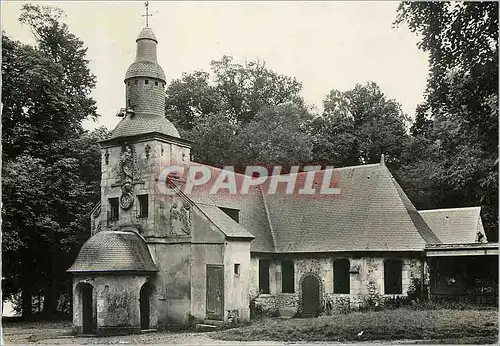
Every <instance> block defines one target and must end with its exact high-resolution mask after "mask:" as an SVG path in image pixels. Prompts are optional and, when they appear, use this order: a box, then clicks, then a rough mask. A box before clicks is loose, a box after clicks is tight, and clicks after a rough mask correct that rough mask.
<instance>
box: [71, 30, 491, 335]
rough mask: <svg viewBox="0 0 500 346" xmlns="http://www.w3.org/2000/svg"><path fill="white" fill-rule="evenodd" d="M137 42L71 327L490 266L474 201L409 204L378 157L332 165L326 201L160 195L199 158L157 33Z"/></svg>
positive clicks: (371, 289)
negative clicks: (423, 206) (177, 109)
mask: <svg viewBox="0 0 500 346" xmlns="http://www.w3.org/2000/svg"><path fill="white" fill-rule="evenodd" d="M136 44H137V53H136V59H135V61H134V62H133V63H132V64H131V65H130V67H129V68H128V70H127V72H126V74H125V79H124V83H125V89H126V100H125V102H126V107H125V108H124V109H123V111H122V113H121V116H122V120H121V121H120V122H119V124H118V125H117V126H116V128H115V129H114V130H113V131H112V134H111V137H110V138H109V139H108V140H105V141H103V142H101V152H102V156H101V158H102V178H101V201H100V203H99V204H98V205H96V207H95V208H94V209H93V210H92V213H91V224H92V229H91V237H90V238H89V239H88V240H87V242H86V243H85V244H84V245H83V246H82V248H81V250H80V252H79V254H78V257H77V259H76V260H75V262H74V264H73V265H72V266H71V268H69V270H68V271H69V272H70V273H72V274H73V278H74V279H73V326H74V329H75V331H76V332H78V333H97V334H109V333H123V332H139V331H141V330H150V329H157V330H159V329H166V328H170V327H172V326H181V325H187V324H188V323H190V322H191V321H192V320H196V321H203V322H204V323H210V322H212V323H214V324H217V323H224V322H231V321H248V320H249V319H250V306H251V305H252V306H256V305H258V306H260V308H261V310H262V311H264V312H265V313H267V314H269V315H276V316H277V315H282V316H296V315H300V316H315V315H317V314H319V313H321V312H325V311H327V312H328V311H330V312H331V311H340V310H345V309H355V308H358V307H360V306H362V305H363V304H366V303H367V301H368V300H369V299H372V298H373V296H374V294H375V295H376V296H378V297H381V299H383V298H393V297H406V296H408V295H409V294H413V293H414V292H415V290H419V289H421V290H424V288H425V289H427V290H428V295H429V296H434V297H439V296H440V295H447V296H450V295H452V296H453V295H456V296H465V293H464V292H465V291H466V288H467V287H469V286H470V282H469V281H467V280H470V277H471V275H475V276H476V277H478V278H483V277H488V276H489V275H494V276H496V275H497V274H496V273H497V271H498V269H497V267H496V261H497V259H498V257H497V256H498V244H492V243H487V242H486V236H485V234H484V230H483V226H482V222H481V217H480V208H479V207H470V208H457V209H440V210H429V211H418V210H416V209H415V207H414V206H413V204H412V202H411V201H410V200H409V199H408V197H407V196H406V194H405V192H404V191H403V189H402V188H401V186H399V184H398V183H397V181H396V180H395V179H394V177H393V176H392V175H391V172H390V171H389V169H388V168H387V167H386V165H385V163H384V160H383V158H382V159H381V162H380V163H379V164H370V165H361V166H354V167H344V168H337V169H334V170H333V176H335V181H336V184H337V185H336V187H338V188H339V189H340V191H341V193H340V195H337V196H333V197H330V198H314V197H311V196H300V195H294V196H290V195H287V194H283V193H277V194H267V193H266V192H265V191H266V190H265V186H264V185H263V186H256V187H254V188H252V189H250V192H249V193H248V194H244V195H243V194H236V195H232V194H228V193H222V192H221V193H217V194H215V195H213V194H210V193H209V191H208V190H207V189H203V188H201V187H198V188H196V189H195V190H194V191H193V192H192V193H190V194H185V193H183V192H182V186H183V185H184V184H185V182H186V180H185V179H186V177H185V176H182V175H173V176H170V177H169V179H167V180H166V184H167V185H168V188H169V189H171V191H174V193H170V194H166V193H165V188H164V187H162V186H160V185H159V184H160V183H161V179H160V178H159V177H160V175H161V172H162V171H163V170H164V168H165V167H168V166H172V165H183V166H186V167H188V166H193V165H200V166H205V165H202V164H200V163H196V162H192V161H191V160H190V148H191V142H190V141H188V140H185V139H182V138H181V137H180V135H179V132H178V131H177V129H176V128H175V126H174V125H173V124H172V123H171V122H170V121H168V120H167V119H166V117H165V83H166V77H165V73H164V71H163V69H162V68H161V66H160V65H159V64H158V59H157V44H158V41H157V39H156V36H155V34H154V33H153V31H152V30H151V29H150V28H148V27H146V28H144V29H143V30H142V31H141V33H140V34H139V36H138V38H137V40H136ZM205 167H208V168H209V169H210V170H211V171H212V172H213V173H214V176H215V175H216V174H217V173H220V171H221V169H219V168H215V167H209V166H205ZM326 173H327V171H321V172H318V179H319V180H321V176H322V175H323V174H326ZM330 173H332V172H330ZM243 179H244V176H242V175H239V174H236V182H237V184H241V181H242V180H243ZM301 179H302V180H303V179H304V176H303V174H298V175H297V180H298V181H300V180H301ZM470 263H474V266H473V267H471V265H470ZM471 268H473V269H471ZM471 272H473V273H471ZM465 273H466V274H467V275H465ZM451 279H453V280H451ZM452 281H453V282H452ZM450 282H452V283H450ZM468 285H469V286H468ZM495 299H496V298H495Z"/></svg>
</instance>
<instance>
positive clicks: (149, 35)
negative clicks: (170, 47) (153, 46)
mask: <svg viewBox="0 0 500 346" xmlns="http://www.w3.org/2000/svg"><path fill="white" fill-rule="evenodd" d="M141 39H150V40H153V41H155V42H156V43H158V40H157V39H156V36H155V33H154V32H153V30H152V29H151V28H144V29H142V31H141V33H140V34H139V36H138V37H137V40H136V42H137V41H139V40H141Z"/></svg>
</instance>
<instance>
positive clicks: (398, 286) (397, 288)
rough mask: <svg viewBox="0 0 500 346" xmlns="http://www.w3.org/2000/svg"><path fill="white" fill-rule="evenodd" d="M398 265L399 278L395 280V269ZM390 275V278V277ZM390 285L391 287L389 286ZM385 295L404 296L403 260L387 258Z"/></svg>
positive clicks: (385, 261)
mask: <svg viewBox="0 0 500 346" xmlns="http://www.w3.org/2000/svg"><path fill="white" fill-rule="evenodd" d="M396 263H397V265H398V274H397V275H398V276H397V277H395V278H393V277H392V276H393V274H394V271H393V270H394V268H395V267H389V266H392V265H395V264H396ZM389 275H390V276H389ZM398 279H399V280H398ZM388 283H389V285H388ZM384 294H403V260H402V259H399V258H387V259H385V260H384Z"/></svg>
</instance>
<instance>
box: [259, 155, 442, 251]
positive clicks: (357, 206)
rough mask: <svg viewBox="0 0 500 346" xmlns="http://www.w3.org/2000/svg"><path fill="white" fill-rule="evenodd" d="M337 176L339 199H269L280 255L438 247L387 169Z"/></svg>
mask: <svg viewBox="0 0 500 346" xmlns="http://www.w3.org/2000/svg"><path fill="white" fill-rule="evenodd" d="M325 172H326V171H321V172H317V175H316V181H318V182H321V180H322V175H323V174H324V173H325ZM319 173H321V174H319ZM332 176H333V180H334V181H335V182H336V187H338V188H340V189H341V192H340V195H331V196H324V197H321V196H316V197H311V196H307V195H295V196H291V195H285V194H267V195H265V197H264V198H265V200H266V203H267V205H268V209H269V214H270V222H271V227H272V230H273V235H274V241H275V244H276V251H277V252H329V251H366V250H369V251H404V250H407V251H412V250H417V251H418V250H423V249H424V247H425V245H426V244H427V243H439V239H438V238H437V237H436V236H435V235H434V234H433V232H432V231H431V230H430V228H429V227H428V226H427V225H426V224H425V222H424V221H423V220H422V218H421V217H420V215H419V214H418V212H417V211H416V209H415V207H414V206H413V205H412V204H411V202H410V200H409V199H408V197H407V196H406V195H405V193H404V192H403V190H402V189H401V188H400V187H399V185H398V184H397V182H396V181H395V179H394V178H393V177H392V175H391V174H390V172H389V170H388V169H387V167H386V166H385V165H382V164H373V165H363V166H355V167H345V168H338V169H334V170H333V171H332ZM304 178H305V174H299V176H298V178H297V180H298V181H301V180H302V181H303V180H304Z"/></svg>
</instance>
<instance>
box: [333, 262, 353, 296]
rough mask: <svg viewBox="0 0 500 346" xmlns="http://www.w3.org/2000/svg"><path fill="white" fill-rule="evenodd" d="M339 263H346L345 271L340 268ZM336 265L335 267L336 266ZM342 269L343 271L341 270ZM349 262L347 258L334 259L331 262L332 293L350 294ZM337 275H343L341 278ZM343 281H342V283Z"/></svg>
mask: <svg viewBox="0 0 500 346" xmlns="http://www.w3.org/2000/svg"><path fill="white" fill-rule="evenodd" d="M339 263H344V264H346V263H347V269H346V268H345V267H344V268H342V267H340V264H339ZM336 264H337V265H336ZM342 269H343V270H342ZM350 271H351V261H350V260H349V258H341V257H340V258H335V259H334V260H333V293H334V294H351V274H350ZM338 274H343V275H344V276H342V278H339V277H338ZM343 280H344V281H343Z"/></svg>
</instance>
